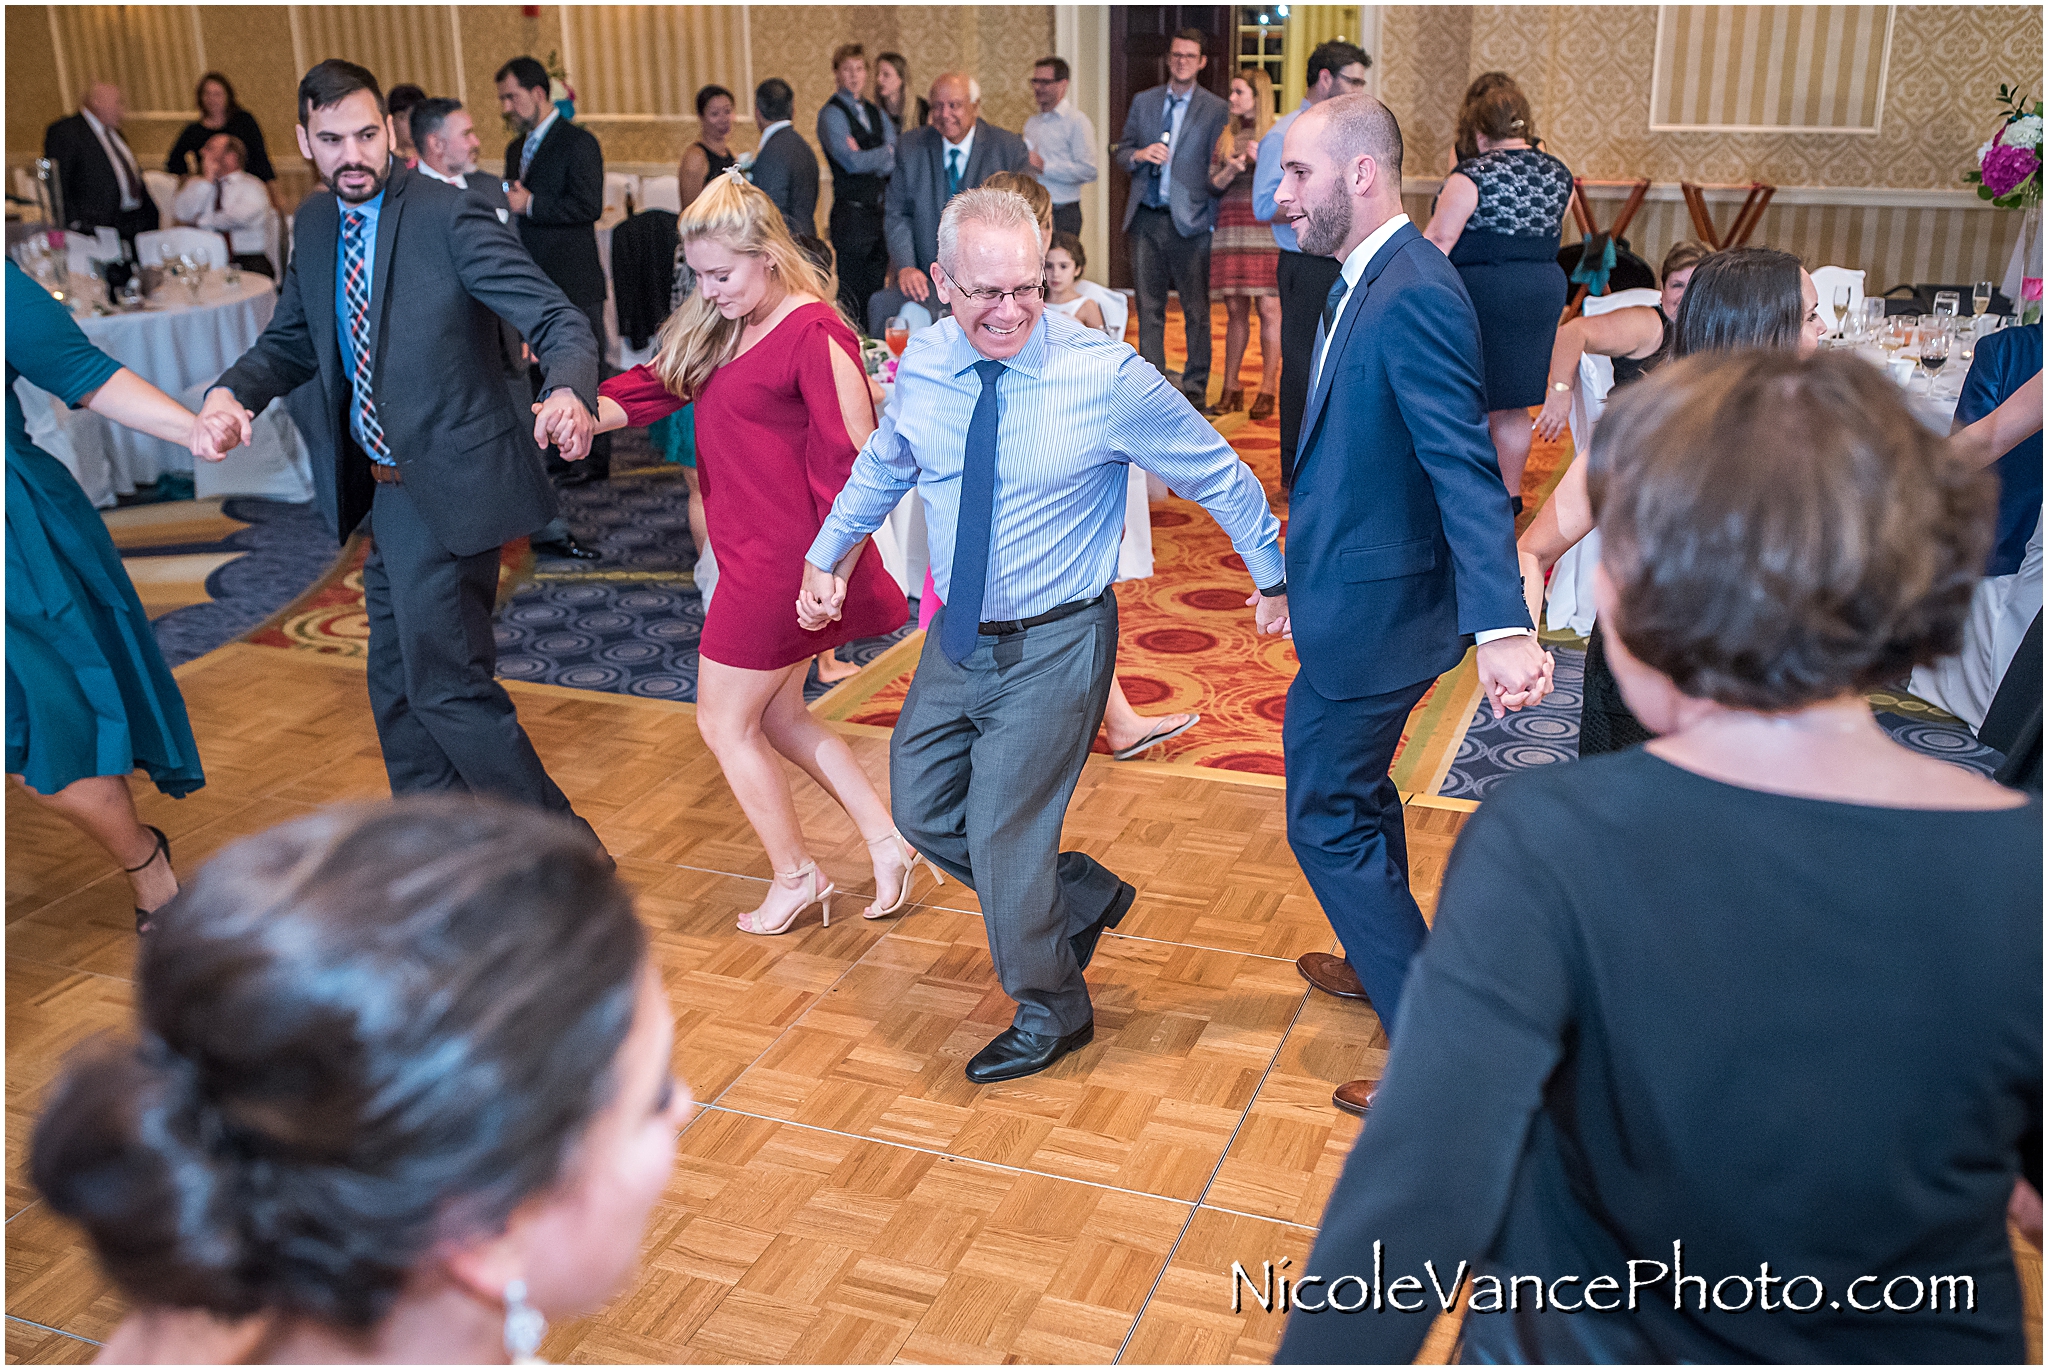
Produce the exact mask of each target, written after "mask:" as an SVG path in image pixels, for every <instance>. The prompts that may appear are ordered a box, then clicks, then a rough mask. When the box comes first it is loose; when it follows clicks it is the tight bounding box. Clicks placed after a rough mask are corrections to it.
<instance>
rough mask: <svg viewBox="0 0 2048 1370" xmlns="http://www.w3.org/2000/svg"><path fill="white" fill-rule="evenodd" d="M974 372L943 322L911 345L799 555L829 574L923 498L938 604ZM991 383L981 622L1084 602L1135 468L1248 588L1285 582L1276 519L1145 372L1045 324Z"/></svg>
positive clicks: (1203, 425)
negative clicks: (913, 499)
mask: <svg viewBox="0 0 2048 1370" xmlns="http://www.w3.org/2000/svg"><path fill="white" fill-rule="evenodd" d="M980 360H982V357H981V354H980V353H979V352H976V351H975V350H974V346H973V344H972V343H970V342H968V341H967V336H966V335H965V334H964V333H962V332H961V330H960V325H959V324H958V323H957V322H955V321H954V320H952V319H950V318H948V319H942V320H941V321H939V322H938V323H937V324H934V325H933V326H932V327H930V328H928V329H926V330H924V331H923V332H921V333H919V334H918V335H917V336H916V337H914V338H912V339H911V340H910V346H909V347H908V348H907V349H905V351H904V353H903V360H902V361H901V362H900V363H899V365H898V368H897V372H896V386H897V390H896V402H895V403H894V404H893V405H891V406H890V408H889V410H888V412H887V413H885V414H884V415H883V416H882V426H881V427H880V428H877V429H876V430H875V433H874V436H873V437H871V438H869V439H868V441H867V445H866V446H865V447H863V448H861V452H860V456H859V457H858V458H856V459H855V461H854V464H853V474H852V476H850V477H849V478H848V480H847V482H846V487H845V489H843V490H841V491H840V492H839V498H838V499H837V500H835V501H834V502H833V504H832V512H831V514H830V515H829V516H827V518H826V519H825V523H824V526H823V527H822V528H820V529H819V530H818V537H817V540H816V541H815V542H813V543H812V544H811V550H810V554H809V556H808V558H807V559H808V560H809V561H810V563H811V564H812V565H813V566H817V567H821V568H823V567H831V566H835V565H837V564H838V562H839V559H840V558H841V557H843V556H845V555H846V554H847V552H849V551H851V550H852V549H853V547H854V545H855V544H857V543H858V542H859V541H860V540H861V539H862V538H864V537H866V536H868V534H870V533H872V532H874V531H875V529H877V528H879V527H881V526H882V520H883V519H885V518H887V517H888V516H889V511H890V510H892V509H894V508H895V507H896V503H897V501H898V500H900V499H901V498H902V497H903V495H904V493H905V492H906V491H908V490H910V489H912V488H913V487H915V488H916V490H917V491H918V493H919V494H920V495H921V496H922V497H923V498H924V521H925V533H926V536H927V538H928V540H929V543H930V547H931V564H932V580H933V582H934V583H935V585H936V587H937V589H938V592H939V598H940V599H941V600H944V599H946V598H947V597H948V596H949V595H950V594H951V593H952V576H953V537H954V533H955V531H956V529H957V527H958V525H959V522H960V471H961V467H962V465H963V463H964V461H965V458H966V451H967V426H968V423H969V422H970V421H971V420H972V418H973V417H974V405H975V402H976V400H978V399H979V398H980V396H981V379H980V377H979V376H977V375H976V374H975V373H974V370H973V367H974V363H976V362H978V361H980ZM1005 364H1006V365H1007V366H1008V368H1009V369H1008V370H1007V371H1006V372H1005V373H1004V374H1003V375H1002V376H1001V378H1000V379H998V381H997V382H996V405H997V409H996V412H997V415H998V418H997V423H998V429H997V439H996V492H995V516H994V526H993V529H992V532H991V537H990V543H989V574H988V586H987V589H986V590H985V591H984V593H983V597H982V608H981V611H982V615H983V618H984V620H985V621H1000V620H1004V619H1019V618H1030V617H1032V616H1033V615H1036V614H1042V613H1044V612H1045V611H1046V610H1048V609H1053V608H1057V607H1058V606H1060V605H1062V604H1071V603H1073V602H1075V601H1077V600H1088V599H1093V598H1094V597H1095V596H1097V595H1099V594H1101V593H1102V591H1103V590H1104V588H1106V587H1107V586H1108V585H1109V582H1110V581H1111V580H1112V579H1113V578H1114V577H1115V575H1116V558H1117V544H1118V543H1119V541H1120V540H1121V539H1122V536H1123V528H1124V500H1125V490H1126V482H1127V480H1128V475H1129V467H1130V465H1131V464H1132V463H1136V464H1137V465H1138V466H1140V467H1142V468H1143V469H1145V470H1147V471H1150V472H1152V473H1153V474H1155V475H1157V476H1159V477H1160V478H1161V479H1162V480H1164V481H1165V482H1166V483H1167V485H1168V486H1170V487H1172V489H1173V490H1174V492H1175V493H1176V494H1178V495H1180V496H1182V497H1183V498H1185V499H1191V500H1194V501H1195V502H1196V503H1197V504H1200V505H1201V506H1202V507H1203V508H1204V509H1207V510H1208V511H1209V513H1210V514H1211V515H1213V516H1214V517H1215V519H1216V521H1217V522H1218V523H1219V524H1221V525H1222V526H1223V531H1224V532H1225V533H1227V534H1229V536H1230V541H1231V544H1232V546H1234V547H1236V549H1237V553H1238V555H1239V556H1241V557H1243V558H1244V564H1245V569H1246V570H1247V571H1248V572H1250V574H1251V577H1252V581H1253V583H1254V584H1255V585H1275V584H1278V583H1279V582H1280V581H1281V580H1282V579H1283V578H1284V576H1285V563H1284V562H1283V561H1282V559H1281V556H1280V520H1278V519H1276V518H1275V517H1273V511H1272V510H1271V509H1269V508H1268V507H1267V506H1266V492H1265V490H1264V488H1263V487H1261V486H1260V484H1259V479H1258V477H1257V476H1255V475H1253V474H1252V471H1251V468H1250V467H1248V466H1246V465H1245V464H1244V462H1243V461H1241V460H1240V459H1239V458H1238V455H1237V453H1235V452H1233V451H1231V450H1230V444H1229V443H1227V442H1225V441H1224V440H1223V437H1222V435H1221V434H1219V433H1218V432H1217V431H1216V429H1215V428H1214V427H1213V426H1211V425H1210V423H1209V421H1208V420H1207V419H1204V418H1203V417H1202V416H1201V415H1200V414H1197V413H1196V412H1195V410H1194V407H1193V406H1192V405H1190V404H1189V403H1188V402H1187V400H1186V399H1185V398H1183V397H1182V396H1181V395H1180V393H1179V392H1178V391H1175V390H1174V389H1172V388H1171V387H1170V386H1168V385H1167V383H1166V380H1165V378H1164V377H1162V376H1161V375H1160V374H1159V372H1158V371H1157V370H1155V369H1154V368H1153V367H1152V365H1151V363H1149V362H1147V361H1145V360H1143V359H1142V358H1140V357H1139V356H1138V354H1137V353H1136V352H1134V351H1132V350H1131V347H1130V345H1129V344H1127V343H1123V342H1115V341H1112V340H1110V339H1109V338H1106V337H1104V336H1103V335H1102V334H1100V333H1098V332H1096V331H1095V330H1094V329H1091V328H1083V327H1082V326H1081V325H1080V324H1078V323H1076V322H1074V321H1073V320H1072V319H1070V318H1068V317H1066V316H1065V315H1064V314H1056V313H1053V312H1051V311H1047V312H1046V313H1045V314H1044V315H1043V316H1042V317H1041V318H1040V319H1039V321H1038V324H1037V326H1036V327H1035V328H1033V329H1032V331H1031V337H1030V338H1029V339H1028V340H1027V341H1026V342H1025V344H1024V348H1023V350H1022V351H1020V352H1019V353H1018V354H1017V355H1016V356H1014V357H1011V358H1010V359H1009V360H1008V361H1007V362H1006V363H1005Z"/></svg>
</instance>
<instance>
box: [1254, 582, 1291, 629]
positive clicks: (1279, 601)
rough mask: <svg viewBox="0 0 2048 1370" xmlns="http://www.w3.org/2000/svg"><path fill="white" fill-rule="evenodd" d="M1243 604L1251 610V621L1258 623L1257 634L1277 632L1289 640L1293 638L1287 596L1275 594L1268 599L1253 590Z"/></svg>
mask: <svg viewBox="0 0 2048 1370" xmlns="http://www.w3.org/2000/svg"><path fill="white" fill-rule="evenodd" d="M1245 606H1246V607H1247V608H1249V609H1250V610H1251V611H1252V618H1253V621H1254V622H1256V623H1257V624H1258V632H1259V636H1261V637H1264V636H1265V635H1266V634H1268V633H1278V634H1279V635H1280V636H1281V637H1284V638H1287V639H1288V640H1289V641H1292V640H1293V638H1294V621H1293V620H1292V619H1290V618H1289V617H1288V616H1287V596H1285V595H1275V596H1273V597H1272V598H1271V599H1268V598H1266V597H1265V596H1264V595H1262V594H1260V593H1259V592H1258V591H1257V590H1254V591H1252V597H1251V598H1250V599H1248V600H1246V601H1245Z"/></svg>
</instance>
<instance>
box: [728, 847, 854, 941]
mask: <svg viewBox="0 0 2048 1370" xmlns="http://www.w3.org/2000/svg"><path fill="white" fill-rule="evenodd" d="M804 876H809V877H810V893H809V894H807V895H805V896H804V900H803V902H802V903H800V904H798V905H797V906H796V907H795V908H792V909H791V910H790V911H789V912H788V913H786V914H784V915H783V916H782V921H781V922H780V923H777V924H776V925H775V926H774V927H772V928H763V927H752V928H749V927H740V931H741V932H746V933H752V934H753V935H754V936H756V937H779V936H781V935H782V934H783V933H785V932H788V931H789V926H790V924H792V923H794V922H796V920H797V916H798V915H799V914H801V913H802V912H803V911H804V910H805V909H807V908H809V907H810V906H811V905H813V904H817V905H819V906H820V907H821V908H822V909H823V910H824V914H825V926H826V927H828V928H829V927H831V926H832V896H833V895H835V894H837V893H838V892H839V887H838V886H837V885H835V884H833V883H832V882H831V881H829V880H827V881H825V882H824V888H823V889H820V888H819V887H818V884H819V877H818V863H817V862H815V861H806V862H804V863H803V865H801V866H799V867H798V868H797V869H795V870H793V871H777V872H776V873H775V883H774V886H773V888H772V889H771V891H770V892H769V895H768V898H767V899H763V900H762V901H761V906H760V908H757V909H755V910H754V911H753V913H754V916H755V917H756V918H758V917H760V914H761V909H765V908H767V907H768V905H769V902H770V901H772V900H773V899H774V898H775V891H777V890H780V891H784V892H787V893H791V894H794V893H795V892H796V891H794V890H791V889H790V888H789V887H788V886H787V885H785V884H783V883H782V882H783V881H785V880H795V879H799V878H801V877H804ZM735 926H738V925H737V924H736V925H735Z"/></svg>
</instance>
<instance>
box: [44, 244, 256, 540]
mask: <svg viewBox="0 0 2048 1370" xmlns="http://www.w3.org/2000/svg"><path fill="white" fill-rule="evenodd" d="M77 285H78V288H79V292H80V295H81V296H82V297H83V298H86V299H95V298H97V299H104V298H105V294H104V287H103V286H101V285H100V284H99V282H97V281H91V280H86V281H80V282H77ZM150 305H151V308H149V309H146V310H143V311H141V312H138V313H132V314H108V315H94V314H88V315H86V316H85V317H83V318H80V319H79V320H78V326H79V327H80V328H81V329H83V330H84V332H85V336H86V337H87V338H89V339H91V341H92V344H93V346H95V347H97V348H99V349H100V350H101V351H103V352H105V353H106V354H107V355H108V356H110V357H112V358H113V359H114V360H115V361H117V362H119V363H121V365H123V366H125V367H127V368H128V369H129V370H130V371H133V372H134V373H135V374H136V375H138V376H140V377H142V378H143V379H144V380H146V381H148V382H149V383H150V384H152V385H154V386H155V387H156V388H157V389H159V390H161V391H163V392H164V393H165V394H167V395H170V396H171V397H172V398H174V399H184V398H185V397H186V394H187V392H188V391H191V390H192V389H193V387H195V386H199V385H204V384H208V383H210V382H212V381H213V379H214V378H215V377H217V376H218V375H220V373H221V372H223V371H225V370H226V369H227V368H228V366H229V365H230V364H231V363H233V362H234V361H235V359H236V358H238V357H240V356H241V355H242V353H244V352H246V351H248V350H249V347H250V345H251V344H253V343H254V342H255V341H256V338H257V336H258V335H259V334H261V333H262V332H263V327H264V325H265V324H267V323H269V322H270V316H271V314H272V313H273V312H274V311H275V310H276V308H277V294H276V290H275V286H274V285H273V283H272V282H271V281H270V280H269V278H267V277H264V276H259V275H257V274H256V273H254V272H246V273H244V274H243V276H242V280H241V284H240V285H238V286H234V287H230V286H228V284H227V283H226V281H225V280H224V279H223V277H222V276H221V274H220V273H219V272H209V273H208V274H207V278H206V283H205V285H204V286H203V287H202V288H201V290H200V293H199V299H198V301H197V303H194V302H193V300H192V298H191V295H190V293H189V292H188V291H187V290H186V288H185V287H184V286H183V285H179V284H176V283H170V284H167V285H165V286H164V287H163V288H162V289H160V290H158V291H157V292H156V294H155V295H153V296H152V297H151V298H150ZM17 394H19V395H20V397H21V399H22V403H23V406H24V408H25V409H26V410H28V411H29V416H30V423H31V428H32V429H38V428H40V429H44V430H45V431H47V429H48V426H49V425H48V411H49V408H50V406H54V405H56V403H57V401H56V398H55V397H54V396H51V395H47V394H45V393H44V392H43V391H40V390H38V389H36V388H35V387H34V386H32V385H29V383H28V382H27V381H26V380H24V381H22V382H21V383H20V388H19V389H18V390H17ZM37 408H41V409H42V410H43V411H44V415H42V416H39V415H37V414H36V413H35V412H34V411H35V410H36V409H37ZM275 417H276V418H277V419H279V420H282V421H283V422H284V423H286V424H287V425H288V424H289V422H290V421H289V420H288V419H284V416H283V414H282V413H281V412H280V413H279V414H278V415H276V416H275ZM57 423H58V426H59V427H61V430H62V432H63V433H64V435H65V436H66V437H67V438H68V442H63V443H60V444H59V445H60V446H63V447H68V448H69V449H70V450H69V451H68V452H67V451H62V450H57V448H55V447H53V448H52V449H51V454H52V455H53V456H56V457H58V458H59V459H61V460H63V461H64V462H65V463H66V465H70V466H71V467H72V474H73V475H74V476H76V477H77V478H78V483H79V484H80V485H81V486H83V487H84V488H85V492H86V494H87V495H89V496H91V497H92V500H93V503H94V504H96V505H98V506H99V507H101V508H106V507H108V506H110V505H112V504H113V502H114V496H115V495H116V494H124V495H126V494H133V493H134V491H135V487H136V486H138V485H150V484H154V483H155V481H156V479H157V477H159V476H161V475H162V474H163V473H164V472H166V471H190V470H192V454H191V453H190V452H189V451H187V450H186V449H185V448H183V447H180V446H178V445H177V444H175V443H169V442H164V441H162V440H161V439H158V438H153V437H149V436H148V435H146V434H143V433H137V432H135V431H134V430H133V429H129V428H123V427H121V426H120V425H119V424H115V423H111V422H109V421H108V420H106V419H103V418H101V417H100V416H98V415H97V414H91V413H87V412H85V411H83V410H80V411H76V412H72V413H69V414H64V415H62V416H61V417H60V418H59V419H58V420H57ZM235 460H236V458H234V457H232V456H231V457H229V458H228V461H229V462H233V461H235Z"/></svg>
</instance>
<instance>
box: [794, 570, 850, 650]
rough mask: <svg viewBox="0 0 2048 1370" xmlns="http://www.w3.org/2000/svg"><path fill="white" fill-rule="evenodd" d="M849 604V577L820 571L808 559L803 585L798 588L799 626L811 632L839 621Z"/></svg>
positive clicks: (797, 614)
mask: <svg viewBox="0 0 2048 1370" xmlns="http://www.w3.org/2000/svg"><path fill="white" fill-rule="evenodd" d="M845 607H846V577H844V576H841V575H835V574H834V573H832V572H831V571H820V570H819V569H818V568H817V567H815V566H813V565H811V563H810V562H808V561H806V562H805V563H804V583H803V589H802V590H800V591H798V592H797V597H796V621H797V626H799V627H801V628H802V629H803V630H804V631H805V632H807V633H815V632H817V631H818V630H819V629H821V628H823V627H824V626H825V625H826V624H828V623H832V622H834V621H836V620H837V619H838V617H839V612H840V610H842V609H844V608H845Z"/></svg>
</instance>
